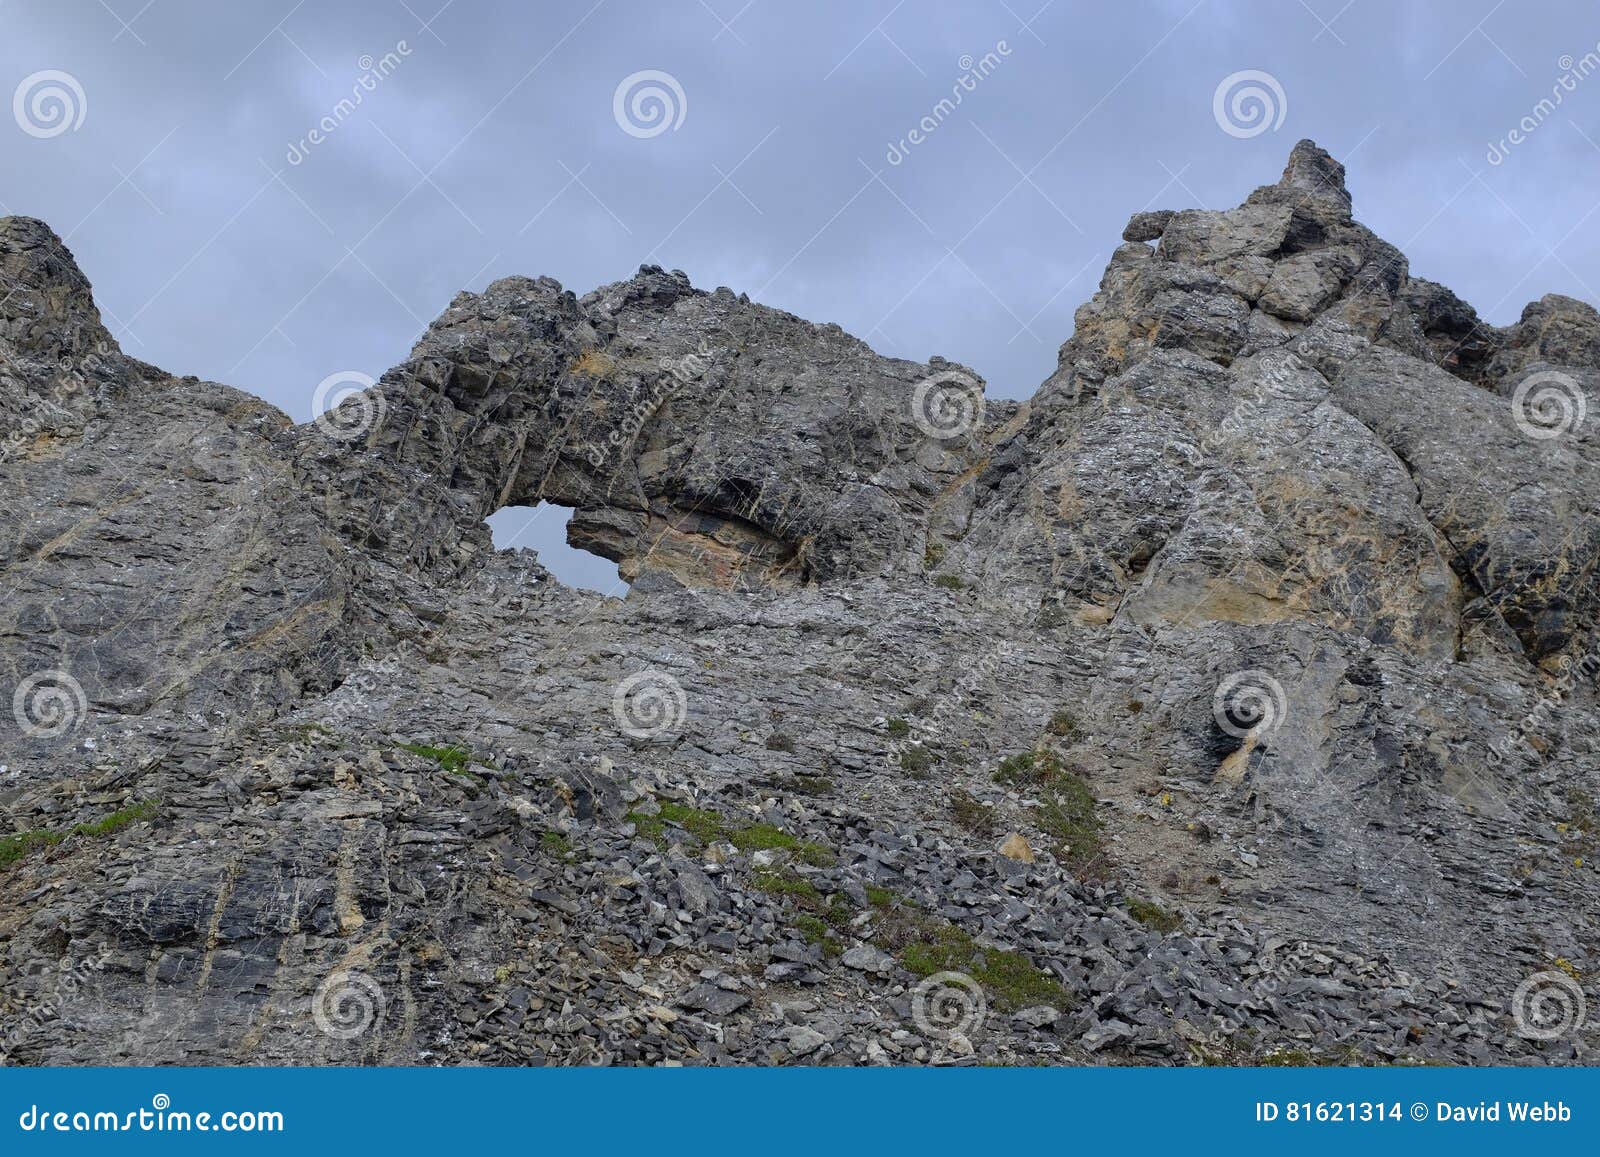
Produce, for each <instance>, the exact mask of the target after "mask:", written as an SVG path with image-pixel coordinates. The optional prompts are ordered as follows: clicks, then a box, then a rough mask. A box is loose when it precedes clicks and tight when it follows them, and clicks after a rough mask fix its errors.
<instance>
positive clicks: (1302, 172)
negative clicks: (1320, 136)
mask: <svg viewBox="0 0 1600 1157" xmlns="http://www.w3.org/2000/svg"><path fill="white" fill-rule="evenodd" d="M1278 187H1279V188H1282V189H1300V190H1302V191H1304V192H1307V193H1310V194H1311V195H1312V196H1315V197H1327V198H1330V199H1333V200H1336V201H1338V202H1339V204H1341V205H1342V206H1343V207H1344V210H1345V212H1346V213H1348V212H1349V211H1350V207H1351V205H1350V191H1349V190H1348V189H1346V188H1345V187H1344V166H1343V165H1341V164H1340V163H1339V162H1338V161H1336V160H1334V158H1333V154H1332V153H1330V152H1328V150H1327V149H1324V148H1323V147H1321V146H1320V145H1318V144H1317V142H1316V141H1312V140H1303V141H1301V142H1300V143H1299V144H1297V145H1295V147H1294V149H1293V150H1292V151H1291V152H1290V153H1289V163H1288V164H1287V165H1285V166H1284V167H1283V176H1282V177H1280V178H1279V179H1278Z"/></svg>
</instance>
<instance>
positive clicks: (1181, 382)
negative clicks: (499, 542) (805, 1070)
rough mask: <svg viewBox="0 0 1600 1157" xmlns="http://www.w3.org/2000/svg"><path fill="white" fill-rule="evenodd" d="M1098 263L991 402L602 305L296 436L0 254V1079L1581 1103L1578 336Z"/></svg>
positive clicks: (1285, 260) (1253, 257)
mask: <svg viewBox="0 0 1600 1157" xmlns="http://www.w3.org/2000/svg"><path fill="white" fill-rule="evenodd" d="M1123 236H1124V241H1125V244H1124V245H1122V246H1121V247H1120V248H1119V249H1118V250H1117V251H1116V253H1115V254H1114V256H1113V258H1112V260H1111V262H1110V265H1109V266H1108V268H1107V270H1106V273H1105V276H1104V278H1103V280H1102V282H1101V285H1100V287H1099V290H1098V292H1097V293H1096V294H1095V295H1094V297H1093V298H1092V299H1091V300H1090V301H1089V302H1087V303H1086V304H1085V305H1084V306H1083V307H1082V308H1081V309H1080V310H1079V312H1078V317H1077V326H1076V330H1075V332H1074V333H1073V335H1072V336H1071V338H1070V339H1069V340H1068V341H1067V342H1066V343H1065V344H1064V345H1063V346H1062V347H1061V351H1060V357H1059V364H1058V368H1057V370H1056V372H1055V373H1054V374H1052V375H1051V377H1050V378H1049V380H1047V381H1046V382H1045V383H1044V384H1043V386H1042V387H1041V389H1040V390H1039V391H1038V393H1037V394H1036V396H1035V397H1034V398H1033V399H1032V400H1031V401H1030V402H1028V403H1023V404H1020V405H1019V404H1016V403H1005V402H995V401H989V402H987V403H985V402H984V401H983V399H982V386H983V383H982V379H981V377H980V376H979V375H978V374H977V373H976V372H975V371H973V370H971V369H969V368H967V367H962V366H958V365H954V364H952V363H948V362H944V361H942V360H940V359H933V358H931V359H930V360H929V361H928V362H926V363H914V362H908V361H903V360H899V359H892V358H885V357H882V356H880V355H878V354H876V353H874V352H873V351H872V350H871V349H870V348H868V347H867V346H866V345H865V344H864V343H862V342H860V341H859V340H857V339H855V338H853V337H851V336H849V335H848V334H846V333H844V332H843V331H841V330H840V329H839V328H838V327H837V326H829V325H813V324H811V323H809V322H805V321H802V320H801V319H799V318H795V317H793V316H790V315H788V314H785V313H782V312H781V311H778V310H775V309H772V308H770V307H767V306H763V305H760V304H757V303H753V302H751V301H749V300H748V299H747V298H745V297H743V296H741V295H737V294H735V293H734V292H732V291H730V290H727V289H718V290H716V291H715V292H710V293H708V292H705V291H702V290H697V289H695V288H694V287H693V286H692V285H691V284H690V283H689V281H688V279H687V278H686V277H685V276H684V275H683V274H681V273H677V272H669V271H665V270H661V269H658V268H654V267H646V268H643V269H641V270H640V271H639V273H638V274H637V275H636V276H635V277H633V278H631V279H629V280H628V281H625V282H621V283H618V284H616V285H611V286H606V287H602V288H601V289H598V290H596V291H594V292H592V293H590V294H588V295H586V296H584V297H581V298H580V297H577V296H575V295H574V294H572V293H570V292H568V291H566V290H565V289H563V288H562V287H561V286H560V285H559V284H557V283H556V282H554V281H552V280H550V279H548V278H540V279H528V278H508V279H505V280H502V281H498V282H495V283H494V284H493V285H491V286H490V287H489V288H488V289H486V290H485V291H484V292H482V293H479V294H470V293H463V294H461V295H459V296H458V297H457V298H456V299H455V300H454V301H453V302H452V303H451V304H450V306H449V308H448V309H447V310H446V311H445V313H444V314H443V315H442V316H441V317H440V318H439V320H438V321H436V322H435V323H434V324H433V325H432V326H431V327H430V328H429V329H428V331H427V333H426V334H424V335H423V337H422V339H421V340H420V341H419V342H418V343H417V345H416V347H415V348H414V349H413V350H412V351H411V354H410V356H409V357H408V358H407V359H406V360H405V361H404V362H402V363H401V364H400V365H398V366H396V367H395V368H394V369H392V370H390V371H389V372H388V373H386V374H384V375H383V377H382V379H381V380H380V381H379V382H378V383H377V384H376V385H375V386H374V387H373V388H372V389H371V390H369V391H367V392H366V393H365V394H363V395H360V396H359V397H356V398H353V399H351V400H350V401H348V402H347V403H346V404H345V405H344V406H343V407H341V408H340V409H338V410H337V411H335V412H334V413H332V414H329V415H325V416H324V417H323V418H321V419H319V420H318V421H317V422H314V423H308V424H306V425H303V426H295V425H294V424H292V423H291V422H290V421H289V420H288V419H287V418H285V417H284V416H283V415H281V414H280V413H278V412H277V411H276V410H273V409H272V408H271V407H269V406H266V405H265V404H263V403H261V402H260V401H258V400H256V399H253V398H251V397H249V396H248V395H245V394H242V393H240V392H238V391H235V390H231V389H229V388H228V387H225V386H221V385H218V384H215V383H209V382H202V381H199V380H197V379H194V378H178V377H173V376H171V375H169V374H167V373H165V372H163V371H161V370H158V369H156V368H154V367H152V366H148V365H145V364H143V363H141V362H138V361H136V360H134V359H131V358H128V357H127V356H125V355H124V354H122V353H121V351H120V350H119V349H118V348H117V346H116V344H115V342H114V341H113V340H112V337H111V335H110V333H109V332H108V331H107V330H106V328H105V326H104V325H103V324H102V323H101V320H100V318H99V316H98V314H97V313H96V311H95V307H94V304H93V300H92V297H91V295H90V291H89V285H88V282H87V280H86V279H85V278H84V276H83V274H82V273H81V272H80V271H79V270H78V268H77V266H76V265H75V264H74V262H73V261H72V259H71V257H70V255H69V254H67V253H66V251H65V249H64V248H63V247H62V245H61V243H60V241H59V239H58V238H56V237H55V235H54V234H52V233H51V232H50V230H49V229H48V228H47V227H46V226H44V225H42V224H40V223H38V222H34V221H27V220H22V219H17V218H9V219H5V220H3V221H0V434H3V435H4V443H3V460H0V581H4V583H5V584H6V589H7V599H6V601H5V604H4V606H3V608H0V669H3V670H4V672H5V674H6V676H7V680H6V683H5V686H4V687H3V688H0V690H3V691H6V692H7V693H10V694H12V696H13V707H14V711H13V719H12V720H8V721H7V724H6V726H5V727H0V808H3V809H4V810H3V818H4V827H5V829H6V831H5V833H3V834H0V841H3V842H0V1013H3V1014H4V1023H5V1025H6V1026H7V1028H6V1035H5V1036H4V1037H3V1038H0V1052H3V1053H4V1054H6V1055H8V1056H10V1057H11V1058H13V1059H15V1060H18V1061H21V1062H26V1063H91V1062H93V1063H106V1062H119V1061H120V1062H129V1061H145V1062H188V1063H204V1062H214V1063H323V1062H345V1063H378V1062H382V1063H439V1062H443V1063H463V1062H482V1063H652V1062H659V1061H662V1060H673V1061H684V1062H689V1063H718V1064H731V1063H786V1062H793V1061H803V1062H804V1063H924V1062H939V1061H951V1060H953V1061H960V1062H967V1061H969V1060H970V1059H972V1058H974V1057H976V1058H978V1059H990V1060H1007V1061H1026V1062H1032V1063H1051V1062H1059V1061H1071V1062H1086V1061H1096V1060H1113V1061H1118V1062H1123V1063H1126V1062H1128V1061H1141V1062H1154V1063H1191V1062H1215V1061H1218V1060H1222V1061H1247V1060H1256V1059H1261V1058H1264V1057H1269V1056H1274V1057H1277V1058H1279V1059H1283V1058H1284V1057H1297V1058H1306V1057H1309V1058H1312V1059H1317V1060H1337V1061H1361V1060H1371V1061H1419V1060H1446V1061H1453V1062H1474V1063H1485V1062H1504V1063H1545V1062H1555V1063H1561V1062H1572V1061H1589V1062H1591V1063H1592V1062H1593V1060H1594V1058H1595V1051H1594V1050H1595V1045H1596V1040H1595V1038H1594V1035H1593V1030H1592V1029H1590V1028H1588V1027H1586V1026H1577V1025H1573V1026H1566V1029H1565V1030H1564V1031H1563V1032H1561V1033H1557V1034H1555V1036H1554V1039H1548V1040H1547V1039H1540V1037H1539V1034H1537V1033H1529V1032H1527V1031H1525V1030H1526V1028H1527V1025H1526V1023H1525V1017H1524V1019H1523V1020H1518V1019H1517V1015H1515V1014H1516V1013H1517V1011H1518V1010H1517V1008H1516V1007H1515V1005H1516V1001H1517V1000H1519V999H1520V1000H1523V1001H1524V1007H1523V1008H1522V1010H1521V1011H1522V1013H1524V1014H1526V1013H1527V1012H1528V1008H1527V1007H1526V997H1525V995H1524V996H1523V997H1517V996H1516V994H1517V993H1518V992H1519V986H1524V982H1528V983H1530V984H1537V985H1543V986H1547V987H1548V986H1550V985H1557V986H1560V985H1563V984H1567V983H1569V982H1570V983H1571V984H1572V985H1576V986H1578V987H1580V988H1581V987H1582V985H1584V984H1586V983H1587V981H1586V980H1584V979H1583V978H1584V977H1586V976H1589V975H1593V974H1594V973H1595V972H1596V970H1597V969H1600V943H1597V940H1596V931H1595V929H1596V927H1597V924H1596V916H1597V904H1600V901H1597V899H1596V896H1597V891H1596V889H1595V887H1594V875H1593V873H1594V871H1595V866H1594V865H1595V862H1596V858H1597V855H1596V853H1597V849H1596V848H1595V847H1594V840H1595V838H1596V836H1595V831H1596V828H1595V824H1596V819H1595V814H1596V813H1595V806H1596V805H1595V802H1594V801H1595V799H1596V798H1597V797H1600V779H1597V776H1600V770H1597V769H1600V727H1597V716H1596V703H1595V693H1594V685H1593V684H1594V676H1595V674H1596V672H1597V671H1600V661H1596V660H1595V658H1594V656H1595V652H1596V647H1597V640H1596V635H1595V628H1594V625H1593V615H1594V611H1595V600H1596V594H1597V592H1596V584H1595V574H1594V572H1595V565H1596V560H1597V558H1600V511H1597V509H1596V504H1597V502H1600V499H1597V498H1596V495H1597V493H1600V489H1597V487H1596V481H1597V479H1596V477H1595V472H1596V470H1597V468H1600V460H1597V453H1600V448H1597V442H1596V435H1595V417H1594V415H1600V409H1597V408H1596V402H1597V399H1596V390H1597V387H1600V315H1597V314H1596V313H1595V311H1594V310H1593V309H1592V308H1591V307H1589V306H1588V305H1585V304H1583V303H1581V302H1577V301H1574V300H1572V299H1568V298H1561V297H1546V298H1544V299H1542V300H1541V301H1538V302H1536V303H1534V304H1532V305H1530V306H1529V307H1528V308H1527V310H1525V311H1524V314H1523V316H1522V318H1521V320H1520V321H1519V322H1518V323H1516V324H1515V325H1512V326H1509V327H1504V328H1499V327H1494V326H1491V325H1488V324H1486V323H1484V322H1482V321H1481V320H1480V319H1479V318H1478V317H1477V315H1476V314H1475V313H1474V312H1473V310H1472V309H1471V307H1470V306H1468V305H1467V304H1466V303H1464V302H1462V301H1461V300H1460V299H1458V298H1457V297H1455V296H1454V295H1453V294H1451V293H1450V292H1449V291H1448V290H1446V289H1444V288H1443V287H1441V286H1438V285H1435V284H1433V283H1431V282H1427V281H1423V280H1420V279H1413V278H1411V277H1410V275H1409V271H1408V269H1407V265H1406V261H1405V258H1404V256H1403V255H1402V254H1401V253H1400V252H1399V251H1398V250H1396V249H1394V248H1393V247H1392V246H1390V245H1388V244H1387V243H1385V242H1384V241H1382V240H1381V239H1379V238H1377V237H1376V236H1374V235H1373V234H1372V233H1371V232H1370V231H1368V230H1367V229H1366V228H1364V227H1363V226H1361V225H1360V224H1359V223H1358V222H1356V221H1355V220H1354V218H1353V216H1352V199H1351V196H1350V194H1349V192H1348V190H1347V188H1346V185H1345V172H1344V169H1343V167H1342V166H1341V165H1340V164H1339V162H1338V161H1336V160H1335V159H1334V158H1332V157H1331V156H1329V155H1328V154H1327V153H1326V152H1324V151H1323V150H1321V149H1319V148H1317V147H1316V146H1315V145H1313V144H1311V143H1310V142H1302V143H1301V144H1300V145H1298V146H1296V147H1295V149H1294V151H1293V153H1292V155H1291V156H1290V159H1289V162H1288V165H1287V166H1286V168H1285V170H1284V173H1283V175H1282V177H1281V179H1280V180H1279V181H1278V182H1277V183H1276V184H1273V185H1268V186H1266V187H1264V188H1261V189H1258V190H1256V191H1255V192H1254V193H1252V194H1250V196H1249V197H1248V198H1247V199H1246V200H1245V202H1244V203H1243V204H1242V205H1240V206H1239V207H1238V208H1236V209H1232V210H1227V211H1222V212H1217V211H1209V210H1174V211H1169V210H1162V211H1159V212H1147V213H1141V214H1137V215H1136V216H1135V217H1134V218H1133V219H1132V220H1131V221H1130V222H1129V224H1128V227H1127V229H1126V230H1125V232H1124V235H1123ZM1584 411H1587V415H1583V413H1582V412H1584ZM546 500H548V501H551V502H555V503H559V504H562V505H566V506H571V507H574V508H575V510H576V513H575V515H574V517H573V519H572V522H571V524H570V528H569V536H570V539H571V541H572V542H573V543H574V544H575V545H578V546H582V547H584V548H586V549H589V550H592V551H594V552H596V553H598V554H601V555H604V556H605V557H607V558H610V559H613V560H615V561H617V563H618V564H619V567H620V568H621V571H622V573H623V575H624V577H626V578H627V579H629V580H630V581H631V582H632V584H633V585H632V590H631V592H630V593H629V594H628V596H627V598H626V599H615V598H602V597H598V596H594V595H590V594H587V593H584V592H579V591H574V590H570V589H567V588H565V587H563V586H561V585H560V584H559V583H557V582H555V581H554V580H553V579H552V578H551V576H550V575H549V574H548V573H547V572H546V571H544V569H543V568H542V567H540V566H539V565H538V563H537V561H536V559H535V558H534V557H533V555H532V554H531V553H530V552H527V551H520V552H513V551H505V552H496V551H494V550H493V547H492V543H491V542H490V539H489V535H488V531H487V528H486V526H485V525H484V522H483V520H484V519H485V518H486V517H487V516H488V515H490V514H492V513H493V512H494V511H496V510H498V509H500V508H502V507H504V506H508V505H526V504H532V503H536V502H539V501H546ZM13 722H14V724H15V726H12V723H13ZM1021 849H1026V851H1027V854H1026V855H1023V854H1021V851H1020V850H1021ZM952 969H953V970H956V971H961V972H968V973H970V974H971V975H972V976H973V977H974V980H973V983H974V984H975V985H976V987H977V989H978V990H980V991H982V992H983V993H984V1001H983V1007H982V1009H981V1010H979V1014H978V1015H977V1017H976V1019H974V1020H973V1021H972V1022H970V1023H965V1022H964V1023H963V1025H962V1026H961V1029H962V1031H961V1032H960V1034H959V1040H957V1039H955V1038H954V1037H952V1036H951V1034H950V1032H949V1031H947V1029H941V1027H940V1026H938V1025H930V1024H929V1023H927V1018H926V1015H925V1012H920V1011H919V1009H925V1008H926V1002H927V999H928V996H929V994H928V992H927V990H926V989H925V988H923V989H919V988H918V985H919V983H921V982H922V978H923V977H924V976H926V975H927V974H929V973H931V972H939V971H947V970H952ZM63 977H69V978H70V983H68V982H65V981H63ZM1521 991H1522V992H1523V993H1524V994H1526V992H1527V991H1529V989H1527V988H1526V987H1523V988H1521ZM968 995H969V996H970V992H969V994H968ZM1591 995H1592V994H1591Z"/></svg>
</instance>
